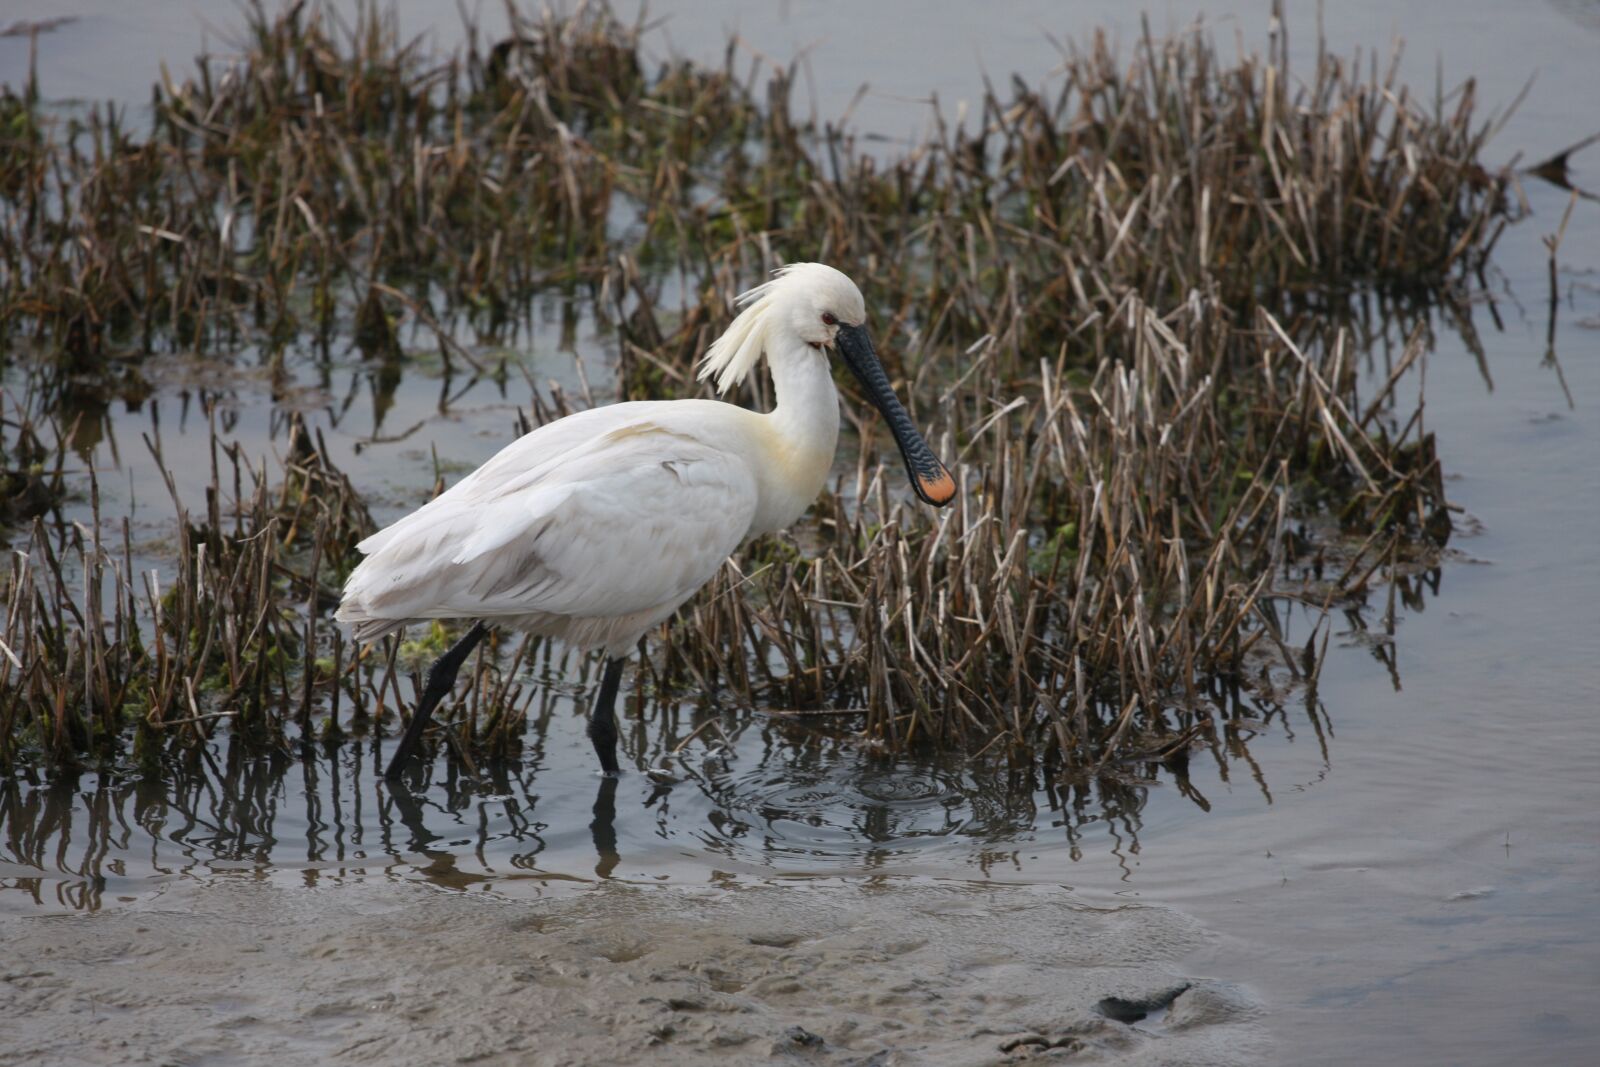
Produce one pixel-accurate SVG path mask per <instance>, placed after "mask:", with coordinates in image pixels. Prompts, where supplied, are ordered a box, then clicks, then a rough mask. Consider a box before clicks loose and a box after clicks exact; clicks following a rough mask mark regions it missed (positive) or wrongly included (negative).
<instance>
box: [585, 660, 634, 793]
mask: <svg viewBox="0 0 1600 1067" xmlns="http://www.w3.org/2000/svg"><path fill="white" fill-rule="evenodd" d="M627 662H628V661H627V660H625V659H622V658H620V657H619V658H617V659H608V660H606V673H605V676H604V677H602V678H601V679H600V695H599V696H597V697H595V700H594V707H592V708H590V709H589V740H590V741H592V742H594V752H595V755H597V756H599V757H600V769H601V770H602V771H605V772H606V773H607V774H616V773H617V711H616V706H617V687H618V686H620V685H621V684H622V668H623V667H624V666H626V665H627Z"/></svg>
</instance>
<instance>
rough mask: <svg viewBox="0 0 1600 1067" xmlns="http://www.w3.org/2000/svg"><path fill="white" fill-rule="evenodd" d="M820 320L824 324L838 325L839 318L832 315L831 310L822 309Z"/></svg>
mask: <svg viewBox="0 0 1600 1067" xmlns="http://www.w3.org/2000/svg"><path fill="white" fill-rule="evenodd" d="M822 322H823V325H825V326H837V325H839V320H838V319H836V318H834V317H833V312H831V311H824V312H823V313H822Z"/></svg>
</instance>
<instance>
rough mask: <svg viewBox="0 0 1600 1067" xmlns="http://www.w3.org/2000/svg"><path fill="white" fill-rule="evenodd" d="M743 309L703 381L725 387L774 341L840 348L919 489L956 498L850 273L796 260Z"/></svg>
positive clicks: (941, 500) (934, 499)
mask: <svg viewBox="0 0 1600 1067" xmlns="http://www.w3.org/2000/svg"><path fill="white" fill-rule="evenodd" d="M739 303H740V304H741V305H742V306H743V308H744V310H743V311H741V312H740V313H739V316H738V317H737V318H736V319H734V320H733V322H732V323H731V324H729V326H728V329H727V332H725V333H724V334H723V335H722V336H721V337H719V338H717V340H716V341H715V342H713V343H712V345H711V347H710V349H708V350H707V352H706V356H705V359H704V361H702V363H701V365H700V377H701V379H706V378H715V379H716V383H717V391H718V392H721V393H726V392H727V391H728V390H729V389H731V388H733V387H734V386H735V385H737V384H738V383H739V382H741V381H743V380H744V377H745V375H747V374H749V373H750V371H751V370H752V369H753V368H754V367H755V365H756V362H757V361H758V360H759V359H760V358H761V354H762V353H763V352H764V351H766V350H767V348H768V347H769V346H772V345H777V344H781V343H783V342H785V341H789V342H791V343H792V342H793V341H796V340H798V341H800V342H803V343H804V344H807V345H810V346H811V347H813V348H817V349H836V350H837V351H838V352H839V355H840V358H842V359H843V360H844V363H845V366H847V367H849V368H850V370H851V372H852V373H854V374H855V376H856V378H857V380H859V381H860V382H861V385H862V387H863V388H864V389H865V390H866V393H867V396H868V397H869V398H870V399H871V400H872V403H873V405H874V406H875V407H876V408H877V409H878V410H879V411H880V412H881V413H882V414H883V417H884V420H885V421H886V422H888V424H889V430H890V432H891V433H893V434H894V439H895V443H896V444H897V445H899V446H900V455H901V458H903V459H904V460H905V464H906V473H907V474H908V475H910V477H911V484H912V486H913V488H915V489H916V491H917V495H918V496H919V497H921V498H922V499H923V500H924V501H926V502H927V503H929V504H932V505H934V506H935V507H944V506H945V505H946V504H949V503H950V502H951V501H952V500H954V499H955V495H956V483H955V479H954V478H952V477H951V476H950V471H949V470H948V469H946V468H945V465H944V464H943V463H941V462H940V461H939V458H938V457H937V456H935V455H934V454H933V449H931V448H929V447H928V442H927V441H926V440H924V439H923V437H922V434H920V433H919V432H917V428H916V427H915V426H914V425H913V424H912V422H911V416H910V415H908V414H907V413H906V409H905V408H904V407H902V406H901V405H900V401H899V399H898V398H897V397H896V396H895V395H894V390H893V389H892V388H891V387H890V385H889V378H888V376H887V375H886V374H884V372H883V364H882V363H881V362H880V361H879V360H878V354H877V351H876V350H875V349H874V348H873V346H872V337H871V335H870V334H868V333H867V326H866V321H867V311H866V302H865V301H864V300H862V299H861V290H860V289H857V288H856V283H855V282H853V281H851V280H850V279H849V278H848V277H847V276H846V275H844V274H843V273H841V272H840V271H837V270H835V269H834V268H832V267H829V266H827V265H825V264H822V263H792V264H790V265H789V266H787V267H783V268H781V269H780V270H779V271H778V272H777V276H776V277H774V278H773V279H772V281H770V282H767V283H766V284H764V285H758V286H756V287H755V288H754V289H751V290H750V291H749V292H747V293H744V294H743V295H741V296H740V297H739Z"/></svg>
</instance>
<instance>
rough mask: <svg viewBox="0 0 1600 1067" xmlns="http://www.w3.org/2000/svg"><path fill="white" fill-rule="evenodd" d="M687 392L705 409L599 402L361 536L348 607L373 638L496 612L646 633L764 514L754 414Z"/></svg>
mask: <svg viewBox="0 0 1600 1067" xmlns="http://www.w3.org/2000/svg"><path fill="white" fill-rule="evenodd" d="M686 405H689V406H691V407H694V408H697V409H699V408H702V404H701V403H694V402H686V401H671V402H666V403H635V404H618V405H614V406H611V407H607V408H597V409H594V410H592V411H587V412H582V413H580V414H578V415H573V416H569V417H567V418H565V419H561V420H560V421H558V422H554V423H551V424H549V425H547V426H544V427H541V428H540V429H538V430H535V431H534V432H532V433H530V434H527V435H525V436H524V437H522V438H520V439H519V440H517V441H515V442H513V443H512V444H510V445H508V446H507V447H506V448H504V449H502V450H501V451H500V452H499V453H498V454H497V455H495V456H494V458H492V459H490V460H489V461H488V462H487V463H485V464H484V465H483V466H482V467H480V468H478V470H476V471H474V472H473V473H472V474H470V475H468V476H467V477H466V478H463V479H462V480H461V481H460V482H459V483H458V484H457V485H455V486H454V487H452V488H451V489H450V490H449V491H448V492H445V493H443V494H441V495H440V496H439V497H438V498H436V499H435V500H433V501H431V502H430V503H428V504H427V505H425V506H423V507H422V508H420V509H419V510H417V511H416V512H414V513H412V514H411V515H408V516H406V517H405V518H403V519H401V520H400V521H398V522H396V523H394V524H393V525H392V526H389V527H387V528H385V529H383V530H380V531H379V532H378V533H376V534H373V535H372V536H371V537H369V538H367V539H366V540H365V541H363V542H362V543H361V545H360V548H361V550H362V551H363V552H365V553H366V554H367V558H366V559H365V560H363V561H362V563H361V565H360V566H359V567H357V568H356V570H355V571H354V572H353V573H352V574H351V575H350V579H349V581H348V582H347V583H346V585H345V595H344V601H343V603H342V604H341V605H340V608H339V612H338V618H339V619H340V620H341V621H344V622H350V623H353V624H355V628H356V636H357V637H358V638H359V639H361V640H371V639H373V638H375V637H378V636H381V635H382V634H384V633H388V632H390V631H392V630H395V629H398V628H400V627H401V626H404V625H405V623H406V622H409V621H413V620H417V619H428V618H481V619H491V620H493V619H499V620H502V621H504V622H506V623H507V624H509V625H512V626H516V627H518V628H521V629H527V630H532V631H534V632H543V633H549V634H552V635H555V636H561V637H565V638H567V639H568V640H569V641H571V642H573V643H575V644H578V645H580V646H587V645H593V644H606V645H608V646H615V645H619V644H620V645H623V646H624V647H625V646H627V645H631V644H632V642H633V641H634V640H636V639H637V637H638V635H639V633H642V632H643V630H644V629H646V628H648V627H649V626H650V625H653V624H654V623H655V622H657V621H659V620H660V619H661V618H665V617H666V616H667V615H669V614H671V613H672V611H673V610H675V609H676V608H677V606H678V605H679V604H681V603H682V602H683V601H685V600H687V599H688V598H689V597H690V596H692V595H693V594H694V591H695V590H696V589H698V588H699V587H700V586H702V585H704V584H705V583H706V582H707V581H709V580H710V579H711V577H712V576H713V575H715V573H716V571H717V568H718V567H719V566H721V564H722V561H723V560H725V559H726V558H727V557H728V555H729V554H730V553H731V552H732V551H733V550H734V549H735V548H737V547H738V546H739V543H740V542H741V541H742V540H743V539H744V538H745V536H746V535H747V533H748V532H749V530H750V525H751V520H752V519H753V517H754V515H755V513H756V507H757V503H758V496H759V493H758V489H757V482H756V477H755V474H754V472H753V471H752V469H751V467H750V462H749V459H748V458H747V455H748V449H741V448H740V447H739V444H738V431H739V429H740V427H739V426H738V420H739V419H741V418H743V417H744V416H745V415H746V414H747V413H746V412H743V411H741V410H740V409H738V408H734V407H733V406H731V405H727V404H715V403H712V402H704V408H707V409H712V410H710V411H707V410H697V411H689V410H686ZM635 629H637V630H638V632H637V633H636V632H633V631H634V630H635Z"/></svg>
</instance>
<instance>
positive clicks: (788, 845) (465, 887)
mask: <svg viewBox="0 0 1600 1067" xmlns="http://www.w3.org/2000/svg"><path fill="white" fill-rule="evenodd" d="M657 710H658V712H660V713H659V714H657V715H653V716H651V719H650V720H649V721H646V722H641V721H639V720H637V719H633V720H632V721H631V722H630V724H629V725H630V728H631V733H630V735H629V748H630V750H631V751H632V752H633V753H634V755H635V761H634V762H635V766H649V767H661V766H663V765H670V768H671V771H672V776H671V780H659V781H654V780H652V778H651V777H650V776H647V775H645V774H642V773H638V772H629V773H626V774H624V775H623V776H622V777H620V778H610V777H600V776H597V775H596V774H594V772H593V771H592V769H591V766H590V763H589V760H588V759H587V758H586V756H587V745H586V742H585V739H584V737H583V734H582V720H581V718H580V717H578V716H577V715H565V714H555V715H553V716H551V717H550V718H548V719H545V720H544V721H542V722H538V724H537V726H536V727H535V728H533V729H530V731H529V738H528V743H527V744H525V746H524V748H523V756H524V760H525V762H522V763H517V762H515V761H504V760H502V761H493V762H487V763H485V764H484V765H482V767H481V768H480V771H481V773H480V774H479V775H478V776H470V775H468V774H466V773H464V772H463V771H462V769H461V767H460V765H459V763H458V762H457V761H455V760H452V759H446V758H443V757H440V758H438V759H435V760H434V761H432V762H428V763H422V764H420V765H418V766H414V767H413V768H412V769H411V771H410V772H409V773H408V774H407V775H406V778H405V781H404V782H403V783H394V784H391V783H387V782H385V781H384V780H383V776H382V770H381V769H382V764H383V758H384V756H385V755H386V753H384V752H381V751H378V750H377V749H376V748H375V747H374V746H373V745H372V744H370V743H368V742H365V741H362V740H347V741H344V742H342V743H338V744H332V743H330V744H325V745H322V744H319V745H311V746H306V747H305V748H304V749H302V750H300V751H299V752H298V753H297V754H290V753H289V752H286V751H276V752H274V753H272V754H270V755H265V756H261V755H254V754H251V753H249V752H248V750H247V748H246V746H245V745H244V743H243V742H238V741H232V740H224V741H219V742H217V743H216V744H214V745H212V746H211V747H208V748H204V749H200V750H197V751H193V752H185V753H181V754H176V755H173V756H170V757H168V758H166V759H165V760H164V761H163V762H162V763H161V765H160V766H159V767H158V768H156V769H153V770H151V771H148V772H146V773H144V774H141V775H126V776H117V775H112V774H105V775H100V774H92V773H84V774H81V775H74V774H68V773H62V774H59V775H56V776H55V777H52V778H45V777H44V776H42V775H39V774H36V773H32V772H19V773H18V774H17V775H16V776H13V777H10V778H6V779H0V909H13V910H14V909H18V908H22V909H26V910H32V909H34V908H37V907H43V908H46V909H50V910H74V911H77V910H93V909H95V908H99V907H101V906H104V905H105V904H108V903H115V902H117V901H118V900H119V899H134V898H136V897H137V896H138V895H140V894H144V893H148V892H150V891H151V890H152V889H154V888H156V887H158V886H159V885H161V884H164V883H166V882H170V881H172V880H174V879H198V880H202V881H209V880H217V879H221V878H226V877H233V876H236V875H235V874H234V873H233V872H237V871H241V870H242V871H249V872H253V873H254V875H255V876H257V877H259V876H261V875H262V874H263V873H271V874H272V876H273V877H274V878H275V879H276V880H278V881H280V882H281V881H283V880H284V879H286V878H287V879H293V880H295V881H297V882H300V883H303V884H306V885H320V884H330V883H333V884H337V883H344V882H354V881H364V880H391V879H421V880H425V881H428V882H430V883H433V884H435V885H438V886H441V887H446V888H450V889H453V890H458V891H471V890H485V889H493V890H503V891H506V892H511V893H514V894H522V895H526V894H529V893H532V894H540V893H544V892H549V891H552V890H554V889H559V888H560V886H561V885H562V884H567V885H574V884H576V885H582V884H585V883H589V882H592V881H594V880H596V879H611V878H618V877H626V878H648V879H657V878H663V877H668V876H669V874H670V876H671V877H673V878H679V879H684V878H688V879H694V880H699V881H702V882H703V881H705V880H706V879H708V878H712V877H713V874H714V872H736V873H737V872H743V873H744V874H745V875H754V876H758V877H764V876H770V875H773V874H782V875H807V874H810V875H839V874H868V875H885V874H899V873H939V874H941V875H946V876H955V877H961V876H962V873H961V872H963V871H965V872H967V874H968V875H969V876H972V877H984V876H989V877H1011V876H1025V875H1026V866H1027V864H1026V862H1025V860H1026V857H1027V854H1031V853H1036V852H1039V851H1040V850H1041V849H1042V848H1057V849H1059V848H1060V847H1061V846H1062V845H1063V844H1064V845H1065V846H1066V847H1067V848H1069V849H1070V850H1071V854H1072V856H1073V857H1074V858H1077V857H1078V856H1081V855H1082V854H1083V851H1084V850H1085V847H1086V841H1087V840H1088V835H1089V834H1091V833H1092V834H1093V835H1094V837H1095V839H1096V840H1097V841H1098V842H1103V843H1097V844H1096V845H1095V846H1094V847H1096V848H1101V849H1109V851H1110V852H1112V853H1113V854H1114V855H1115V856H1117V857H1119V858H1121V857H1124V856H1127V855H1131V854H1133V853H1135V852H1137V850H1138V847H1139V843H1138V837H1139V832H1140V829H1141V826H1140V819H1141V811H1142V809H1143V807H1144V805H1145V803H1146V801H1147V800H1148V798H1149V795H1150V792H1151V786H1152V785H1154V784H1155V781H1156V778H1157V776H1160V777H1161V778H1162V779H1164V780H1165V781H1167V782H1168V783H1170V784H1173V785H1176V787H1177V792H1178V793H1180V794H1183V795H1186V796H1190V799H1191V800H1194V802H1195V803H1196V804H1197V805H1200V806H1202V807H1203V806H1204V797H1203V796H1200V794H1199V792H1198V790H1197V789H1195V788H1194V786H1193V785H1191V784H1190V783H1189V781H1188V777H1187V774H1186V765H1185V761H1184V760H1183V759H1182V758H1181V754H1180V757H1179V758H1169V759H1167V760H1165V761H1164V762H1147V763H1141V764H1139V765H1137V766H1129V765H1123V766H1118V767H1114V768H1107V769H1106V771H1105V773H1102V774H1101V775H1099V776H1097V777H1095V778H1093V779H1091V780H1089V781H1086V782H1078V783H1075V784H1070V785H1057V784H1052V783H1049V782H1047V781H1045V780H1044V779H1043V778H1042V777H1039V776H1035V775H1030V774H1028V773H1027V772H1017V771H1013V770H1009V769H1007V768H1006V767H1005V766H1004V765H1003V764H999V765H993V766H989V765H985V766H975V765H973V764H971V763H969V762H967V761H964V760H961V759H958V758H955V757H943V758H938V759H912V758H895V759H890V758H887V757H885V756H883V755H881V754H879V753H876V752H874V751H872V750H870V748H868V747H867V746H863V745H861V744H859V743H858V741H856V739H854V738H853V737H852V736H851V735H850V733H849V731H848V729H847V728H846V729H838V728H831V727H828V726H825V725H816V724H810V723H804V722H795V721H793V720H790V719H787V718H784V719H779V718H774V717H765V716H750V715H742V716H737V717H734V716H724V717H722V718H720V720H719V722H720V724H721V726H722V727H723V729H722V730H720V731H719V732H718V735H719V736H721V737H722V738H723V741H722V747H721V750H720V751H718V750H717V748H716V746H702V745H701V744H700V743H698V742H696V743H695V744H693V745H690V746H688V747H687V748H686V749H684V750H683V751H681V752H679V751H678V750H679V749H680V748H683V742H684V739H685V738H687V737H689V735H690V734H691V733H693V731H694V730H695V728H696V727H699V726H701V725H703V723H704V720H705V717H706V716H707V715H711V714H716V713H715V712H707V711H704V710H702V709H689V708H685V709H682V713H680V712H679V710H678V709H657ZM630 718H631V717H630ZM832 721H833V722H837V720H832ZM1255 721H1260V720H1259V719H1257V720H1255ZM535 735H539V736H537V737H536V736H535ZM706 736H710V734H707V735H706ZM1234 747H1235V746H1233V745H1232V743H1231V742H1230V752H1229V755H1231V756H1233V757H1234V758H1238V756H1239V751H1243V738H1241V739H1240V740H1239V743H1238V746H1237V748H1238V749H1239V751H1232V749H1233V748H1234ZM1201 751H1203V750H1201ZM1245 758H1246V760H1248V754H1247V753H1246V756H1245ZM1251 773H1252V774H1255V773H1256V771H1254V770H1252V772H1251ZM656 777H657V778H662V776H660V775H657V776H656ZM1262 785H1263V787H1264V782H1263V783H1262ZM4 890H10V892H6V891H4Z"/></svg>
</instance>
